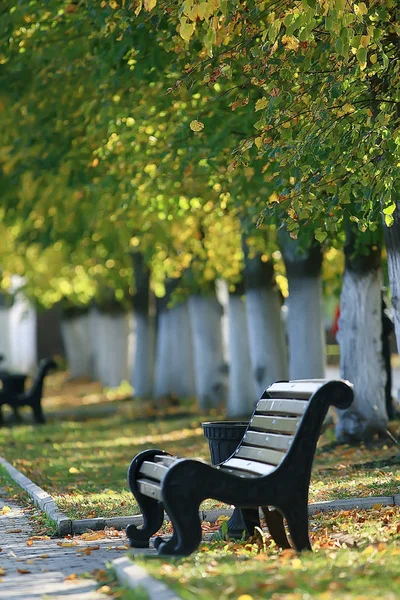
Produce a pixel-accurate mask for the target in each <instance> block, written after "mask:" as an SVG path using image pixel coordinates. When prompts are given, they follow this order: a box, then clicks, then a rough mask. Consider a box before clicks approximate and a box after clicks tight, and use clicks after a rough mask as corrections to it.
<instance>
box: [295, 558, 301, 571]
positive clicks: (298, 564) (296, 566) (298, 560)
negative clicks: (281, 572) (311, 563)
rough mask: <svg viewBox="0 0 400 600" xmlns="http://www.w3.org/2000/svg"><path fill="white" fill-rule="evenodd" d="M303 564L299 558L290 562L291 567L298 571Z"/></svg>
mask: <svg viewBox="0 0 400 600" xmlns="http://www.w3.org/2000/svg"><path fill="white" fill-rule="evenodd" d="M302 565H303V563H302V562H301V560H300V558H294V559H293V560H292V567H293V569H296V570H299V569H301V567H302Z"/></svg>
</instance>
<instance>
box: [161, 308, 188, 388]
mask: <svg viewBox="0 0 400 600" xmlns="http://www.w3.org/2000/svg"><path fill="white" fill-rule="evenodd" d="M155 396H156V397H157V398H160V397H163V396H174V397H177V398H191V397H194V396H195V385H194V371H193V351H192V336H191V330H190V319H189V311H188V306H187V303H186V302H184V303H181V304H178V305H176V306H174V307H173V308H167V307H166V306H164V307H163V308H162V310H160V312H159V314H158V331H157V355H156V378H155Z"/></svg>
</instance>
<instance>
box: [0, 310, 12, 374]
mask: <svg viewBox="0 0 400 600" xmlns="http://www.w3.org/2000/svg"><path fill="white" fill-rule="evenodd" d="M9 310H10V309H9V308H8V307H6V306H2V307H0V354H2V355H3V360H2V361H1V363H0V370H2V369H9V368H10V355H9V348H10V335H9V325H8V320H9Z"/></svg>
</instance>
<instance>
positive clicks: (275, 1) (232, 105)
mask: <svg viewBox="0 0 400 600" xmlns="http://www.w3.org/2000/svg"><path fill="white" fill-rule="evenodd" d="M0 11H1V12H0V25H1V28H0V29H1V34H0V35H1V39H2V42H3V43H2V48H3V51H2V53H1V55H0V84H1V90H2V91H1V94H0V126H1V127H0V167H1V171H0V184H1V188H2V207H3V212H2V214H1V220H2V221H3V222H4V224H5V226H7V227H14V229H13V234H12V236H13V244H14V246H13V248H14V249H15V248H16V247H19V248H20V249H23V248H25V247H26V246H27V245H30V246H31V245H35V244H36V245H37V247H38V248H53V249H54V246H55V245H56V244H62V248H63V253H64V256H65V257H66V260H68V259H69V258H70V257H72V256H74V264H75V266H77V267H78V271H79V266H82V265H85V268H87V269H88V272H89V274H90V275H91V276H93V278H94V279H96V276H98V277H100V275H101V277H103V276H104V277H105V278H106V279H107V275H110V280H112V282H113V285H114V282H115V281H117V280H118V279H121V278H122V280H125V281H126V282H127V281H128V280H129V278H130V274H131V272H130V263H129V254H130V252H131V251H132V250H140V251H141V252H143V253H144V254H145V255H146V257H147V258H146V260H147V261H148V262H149V263H151V264H152V267H153V270H154V272H155V273H158V281H159V284H157V285H159V286H161V287H159V293H160V294H162V281H163V278H165V277H168V276H176V275H177V274H178V273H179V272H181V271H182V270H184V269H185V268H186V267H187V265H188V264H189V263H190V261H191V257H192V256H193V255H194V254H195V255H200V256H202V257H203V258H204V259H205V260H203V261H202V262H201V261H198V265H200V264H203V267H202V268H201V269H200V270H201V277H203V278H204V279H205V280H207V279H212V278H213V277H215V276H219V275H224V276H226V277H227V278H228V279H230V278H233V279H235V277H237V276H238V273H239V272H240V262H241V260H242V255H241V248H240V233H241V231H245V232H247V233H248V232H251V234H252V235H253V237H254V236H255V242H254V243H255V248H259V247H261V248H262V247H263V244H264V242H261V243H259V242H257V241H256V238H257V236H259V237H260V239H264V236H265V233H264V231H263V228H261V229H259V230H258V233H257V231H256V229H255V225H258V226H259V225H260V224H261V223H262V222H263V219H264V222H265V223H267V225H268V227H269V228H270V227H271V226H272V229H276V228H279V227H282V225H283V224H285V227H287V229H288V230H289V231H290V232H291V235H292V237H297V236H298V235H299V229H300V224H302V227H301V235H302V236H305V237H306V238H307V239H308V240H310V239H311V238H312V237H313V236H315V237H316V238H317V240H318V241H320V242H324V241H325V240H326V241H327V242H328V241H329V242H330V243H332V241H337V240H339V243H341V241H342V239H343V228H344V223H345V222H346V221H347V220H349V219H350V220H351V221H354V222H355V223H356V224H357V225H358V228H359V230H360V232H361V233H364V234H365V235H367V232H368V231H369V232H372V233H373V232H374V231H375V230H376V229H377V228H379V225H380V220H381V211H383V213H384V215H385V221H386V223H387V224H388V225H390V224H391V223H392V220H393V216H392V215H393V213H394V210H395V201H396V187H395V183H396V181H397V178H398V170H399V166H400V157H399V144H400V135H399V102H400V98H399V85H400V84H399V81H400V78H399V72H398V71H399V66H398V60H397V54H398V45H399V40H400V37H399V35H400V26H399V24H398V19H399V12H400V9H399V8H398V7H397V3H396V2H394V1H392V0H385V1H383V2H382V1H379V2H378V1H376V2H374V1H371V2H368V3H364V2H354V1H353V0H348V1H346V2H345V1H344V0H298V1H297V2H293V1H286V0H264V1H256V0H247V1H233V2H226V0H208V1H202V2H200V1H195V0H185V2H181V1H178V0H175V1H172V2H160V1H156V0H145V1H143V2H142V1H141V0H137V1H136V2H135V1H134V2H132V3H131V2H125V1H124V0H119V1H117V0H110V1H109V2H106V1H102V2H83V1H80V0H76V1H75V2H70V3H68V2H64V1H62V0H48V1H46V2H39V1H38V0H31V1H29V2H19V3H18V4H15V5H12V3H4V4H3V5H2V8H1V9H0ZM239 223H240V227H239ZM221 235H224V239H225V240H231V242H229V243H227V244H226V245H225V247H224V248H221V247H220V244H218V241H219V240H220V236H221ZM368 235H370V234H368ZM368 235H367V237H368ZM269 239H270V240H271V243H270V246H269V248H270V251H273V250H275V249H276V246H275V245H274V234H273V235H272V236H271V235H270V236H269ZM368 239H371V238H370V237H368ZM57 247H58V246H57ZM57 247H56V251H57ZM264 251H265V244H264ZM21 252H23V250H21ZM117 254H118V255H119V256H121V257H122V258H119V256H118V257H117ZM232 258H234V260H232ZM126 285H127V286H129V283H127V284H126ZM114 287H115V288H117V289H118V290H120V291H119V292H118V294H119V296H120V297H122V296H123V295H124V293H125V292H124V291H123V289H124V285H122V284H119V283H117V285H115V286H114ZM65 289H66V288H65V286H64V290H65Z"/></svg>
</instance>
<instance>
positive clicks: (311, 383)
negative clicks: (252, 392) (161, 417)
mask: <svg viewBox="0 0 400 600" xmlns="http://www.w3.org/2000/svg"><path fill="white" fill-rule="evenodd" d="M325 383H328V380H326V379H309V380H299V381H285V382H279V383H274V384H273V385H271V386H270V387H269V388H268V389H267V390H266V391H265V392H264V394H263V395H262V397H261V400H259V401H258V403H257V405H256V408H255V410H254V413H253V416H252V418H251V420H250V422H249V425H248V428H247V430H246V433H245V435H244V436H243V440H242V442H241V443H240V445H239V446H238V448H237V449H236V451H235V453H234V454H233V455H232V456H231V457H230V458H229V459H228V460H226V461H225V462H224V463H223V464H222V465H221V466H220V468H223V469H224V470H225V469H227V470H229V471H231V472H234V473H235V474H236V475H241V476H243V477H257V476H259V475H268V474H269V473H272V471H274V470H275V469H276V468H277V466H279V465H280V463H281V462H282V460H283V459H284V458H285V456H286V454H287V452H288V451H289V449H290V446H291V444H292V442H293V439H294V437H295V435H296V432H297V431H298V428H299V423H300V421H301V418H302V416H303V414H304V412H305V411H306V409H307V406H308V404H309V400H310V398H311V397H312V396H313V395H314V394H315V393H316V392H317V391H318V390H319V389H320V388H321V387H322V386H323V385H324V384H325Z"/></svg>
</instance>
